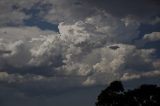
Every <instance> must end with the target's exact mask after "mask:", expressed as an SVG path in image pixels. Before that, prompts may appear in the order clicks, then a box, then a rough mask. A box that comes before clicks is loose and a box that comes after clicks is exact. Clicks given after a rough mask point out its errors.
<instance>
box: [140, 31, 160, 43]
mask: <svg viewBox="0 0 160 106" xmlns="http://www.w3.org/2000/svg"><path fill="white" fill-rule="evenodd" d="M143 39H144V40H146V41H159V40H160V32H152V33H150V34H145V35H144V37H143Z"/></svg>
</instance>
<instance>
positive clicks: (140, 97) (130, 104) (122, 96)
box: [96, 81, 160, 106]
mask: <svg viewBox="0 0 160 106" xmlns="http://www.w3.org/2000/svg"><path fill="white" fill-rule="evenodd" d="M96 106H160V87H158V86H157V85H146V84H143V85H141V86H140V87H138V88H135V89H133V90H128V91H125V90H124V88H123V85H122V83H121V82H120V81H114V82H112V83H111V84H110V85H109V86H108V87H107V88H106V89H105V90H103V91H102V92H101V93H100V94H99V95H98V98H97V102H96Z"/></svg>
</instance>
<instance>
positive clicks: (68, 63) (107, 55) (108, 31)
mask: <svg viewBox="0 0 160 106" xmlns="http://www.w3.org/2000/svg"><path fill="white" fill-rule="evenodd" d="M58 28H59V33H55V32H52V31H47V30H46V31H42V30H40V29H38V28H35V27H33V28H27V27H24V28H23V27H21V28H1V30H0V33H1V36H2V37H1V40H0V47H1V51H10V53H1V55H0V59H1V61H0V63H1V66H0V67H1V69H3V70H7V69H8V68H7V67H8V66H10V67H13V68H14V69H16V70H19V71H16V73H17V74H18V76H20V77H21V75H20V74H21V71H22V70H24V68H26V69H25V70H26V72H23V74H24V73H25V74H27V73H29V74H35V76H36V75H37V76H36V77H34V78H39V76H42V78H43V77H46V79H51V81H53V83H54V80H52V79H55V78H56V80H58V79H60V78H62V77H63V78H64V80H65V79H68V82H70V80H72V79H76V80H74V81H73V82H71V83H72V84H73V85H74V84H75V83H77V84H79V85H84V86H88V85H97V84H102V85H103V84H105V83H106V82H108V83H109V82H110V81H113V80H116V79H121V78H123V76H124V73H136V72H140V74H143V73H145V71H142V69H146V71H148V70H149V69H151V70H155V67H154V65H153V61H154V59H153V58H152V54H153V53H154V51H155V50H154V49H138V48H137V47H136V46H135V45H134V44H133V43H132V42H133V41H134V39H135V38H137V37H138V33H139V31H138V28H139V22H137V21H136V20H130V19H128V18H124V19H119V18H116V17H113V16H112V15H110V14H108V13H106V12H98V14H96V15H93V16H91V17H88V18H86V19H85V20H84V21H77V22H75V23H73V24H68V23H64V22H62V23H60V24H59V27H58ZM113 47H117V48H116V49H113ZM135 58H137V61H136V62H135ZM35 67H36V68H38V69H39V68H42V69H41V70H42V71H44V72H45V73H48V74H46V75H45V74H43V73H44V72H43V73H41V72H40V71H36V70H35V72H34V69H35ZM139 67H141V68H142V69H141V68H139ZM145 67H150V68H148V69H147V68H145ZM46 69H47V70H48V71H45V70H46ZM28 70H32V71H29V72H28ZM7 72H8V73H12V74H15V73H13V72H12V71H11V70H8V71H7ZM12 74H11V75H8V74H4V73H2V76H4V75H5V77H7V78H8V77H11V78H12V79H14V78H15V79H16V78H17V77H18V76H17V74H16V75H12ZM6 75H7V76H6ZM47 75H49V76H47ZM54 76H56V77H54ZM22 77H24V79H26V77H25V75H24V76H23V75H22ZM18 78H19V77H18ZM22 79H23V78H22ZM22 79H20V80H22ZM31 79H32V77H31ZM27 80H28V79H27ZM56 80H55V81H56ZM64 80H61V81H64ZM22 81H23V80H22ZM24 81H25V80H24ZM72 84H71V85H72ZM77 84H76V85H77Z"/></svg>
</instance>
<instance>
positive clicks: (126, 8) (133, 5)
mask: <svg viewBox="0 0 160 106" xmlns="http://www.w3.org/2000/svg"><path fill="white" fill-rule="evenodd" d="M78 1H81V2H82V3H87V4H88V5H90V6H91V7H96V8H99V9H101V10H105V11H107V12H109V13H111V14H112V15H114V16H119V17H124V16H128V15H132V16H135V17H138V18H139V17H141V18H146V17H147V18H149V17H152V16H155V15H160V1H159V0H78Z"/></svg>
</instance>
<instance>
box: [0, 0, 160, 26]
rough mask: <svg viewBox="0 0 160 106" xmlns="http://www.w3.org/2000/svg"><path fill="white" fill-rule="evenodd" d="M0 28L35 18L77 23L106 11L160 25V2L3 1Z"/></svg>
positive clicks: (150, 0) (142, 0)
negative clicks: (159, 18) (159, 19)
mask: <svg viewBox="0 0 160 106" xmlns="http://www.w3.org/2000/svg"><path fill="white" fill-rule="evenodd" d="M0 4H1V10H0V13H1V16H0V20H1V23H0V24H1V26H2V25H3V26H4V25H23V24H24V20H27V19H29V18H30V17H32V16H33V15H35V16H36V17H38V18H40V19H43V20H45V21H48V22H51V23H58V22H61V21H65V22H76V21H77V20H84V19H85V18H87V17H88V16H92V15H94V14H96V10H100V11H105V12H107V13H110V14H112V15H113V16H116V17H119V18H120V17H121V18H123V17H128V16H130V17H132V18H137V19H139V20H141V21H144V20H148V19H149V20H150V19H151V22H150V23H155V22H156V23H157V19H158V18H157V16H159V14H160V12H159V11H160V2H159V0H134V1H133V0H118V1H117V0H112V1H110V0H45V1H41V0H27V1H24V0H21V1H19V0H14V1H10V0H1V2H0ZM158 22H159V21H158Z"/></svg>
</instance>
